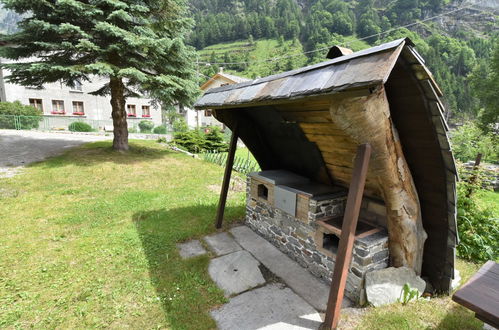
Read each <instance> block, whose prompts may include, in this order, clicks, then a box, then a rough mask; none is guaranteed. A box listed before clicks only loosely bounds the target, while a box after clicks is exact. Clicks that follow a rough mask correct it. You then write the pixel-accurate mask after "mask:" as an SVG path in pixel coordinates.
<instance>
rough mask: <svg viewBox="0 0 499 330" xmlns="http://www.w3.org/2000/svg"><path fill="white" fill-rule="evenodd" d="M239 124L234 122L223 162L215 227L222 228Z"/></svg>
mask: <svg viewBox="0 0 499 330" xmlns="http://www.w3.org/2000/svg"><path fill="white" fill-rule="evenodd" d="M238 127H239V125H238V124H237V123H236V125H235V126H234V129H233V130H232V136H231V137H230V145H229V152H228V156H227V162H226V164H225V172H224V178H223V181H222V190H221V191H220V200H219V201H218V209H217V216H216V224H215V227H216V228H217V229H220V228H222V222H223V218H224V212H225V203H226V202H227V193H228V191H229V184H230V176H231V174H232V165H234V155H235V154H236V148H237V139H238V133H239V128H238Z"/></svg>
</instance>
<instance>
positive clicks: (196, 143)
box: [172, 130, 205, 153]
mask: <svg viewBox="0 0 499 330" xmlns="http://www.w3.org/2000/svg"><path fill="white" fill-rule="evenodd" d="M172 142H173V143H175V144H177V145H179V146H180V147H182V148H183V149H186V150H187V151H189V152H193V153H199V152H201V151H203V150H204V143H205V139H204V134H203V133H201V132H200V131H198V130H192V131H187V132H177V133H175V134H174V135H173V141H172Z"/></svg>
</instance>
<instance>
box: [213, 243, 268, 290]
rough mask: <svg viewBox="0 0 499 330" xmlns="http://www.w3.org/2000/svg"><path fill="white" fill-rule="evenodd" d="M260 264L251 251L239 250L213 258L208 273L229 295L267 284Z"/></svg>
mask: <svg viewBox="0 0 499 330" xmlns="http://www.w3.org/2000/svg"><path fill="white" fill-rule="evenodd" d="M259 264H260V263H259V262H258V261H257V260H256V259H255V258H253V257H252V256H251V254H249V252H247V251H237V252H233V253H230V254H227V255H224V256H222V257H218V258H215V259H212V260H211V261H210V265H209V266H208V273H209V274H210V276H211V278H212V279H213V281H215V283H217V285H218V286H219V287H220V288H221V289H222V290H224V292H225V296H227V297H229V296H232V295H234V294H238V293H241V292H244V291H246V290H249V289H252V288H254V287H256V286H259V285H262V284H265V279H264V278H263V275H262V273H261V272H260V269H259V268H258V265H259Z"/></svg>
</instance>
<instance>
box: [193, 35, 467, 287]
mask: <svg viewBox="0 0 499 330" xmlns="http://www.w3.org/2000/svg"><path fill="white" fill-rule="evenodd" d="M328 56H329V57H332V59H330V60H327V61H325V62H321V63H318V64H315V65H312V66H308V67H304V68H300V69H297V70H293V71H289V72H284V73H281V74H276V75H272V76H268V77H264V78H259V79H256V80H253V81H249V82H243V83H239V84H235V85H229V86H222V87H219V88H215V89H210V90H208V91H207V92H206V93H205V94H204V95H203V96H202V97H201V99H200V100H198V102H197V103H196V104H195V108H196V109H211V110H213V114H214V115H215V117H216V118H217V119H218V120H219V121H221V122H223V123H224V124H225V125H226V126H228V127H229V128H230V129H231V130H233V132H234V133H235V135H236V136H237V137H239V138H240V139H241V140H242V141H243V142H244V143H245V144H246V146H247V147H248V148H249V149H250V150H251V152H252V153H253V155H254V156H255V158H256V160H257V161H258V163H259V164H260V167H261V168H262V170H278V169H279V170H287V171H290V172H293V173H295V174H298V175H300V176H303V177H306V178H308V179H310V180H312V181H313V182H317V183H320V184H325V185H329V186H342V187H346V188H348V187H349V186H350V183H351V182H352V180H354V179H355V178H353V175H352V173H353V167H354V166H353V163H354V158H355V155H356V150H357V147H358V146H359V145H362V144H369V145H370V146H371V149H372V154H371V156H370V162H369V168H368V171H367V178H366V181H365V190H364V196H368V197H370V198H374V199H378V200H381V201H383V202H384V204H385V205H386V210H387V214H386V218H387V225H386V229H387V231H388V236H389V252H390V264H391V265H392V266H395V267H399V266H407V267H410V268H413V269H414V270H415V271H416V272H417V273H418V274H421V276H423V277H427V278H428V279H429V281H430V282H431V284H432V285H433V287H434V288H435V289H436V290H437V291H439V292H449V291H450V286H451V282H452V278H453V276H454V259H455V246H456V244H457V240H458V238H457V228H456V186H455V183H456V177H457V174H456V169H455V165H454V159H453V155H452V151H451V147H450V145H449V141H448V137H447V131H448V127H447V124H446V122H445V119H444V116H443V112H444V107H443V104H442V102H441V100H440V97H441V96H442V92H441V91H440V89H439V87H438V86H437V84H436V83H435V81H434V79H433V77H432V75H431V73H430V72H429V71H428V69H427V68H426V66H425V64H424V60H423V59H422V58H421V56H420V55H419V54H418V53H417V51H416V50H415V48H414V45H413V43H412V42H411V41H410V40H409V39H400V40H395V41H392V42H389V43H386V44H382V45H380V46H376V47H372V48H369V49H365V50H362V51H359V52H355V53H350V54H349V53H348V51H345V49H342V48H338V49H336V50H334V49H333V50H331V51H330V52H329V55H328ZM232 142H233V144H232V145H233V146H235V143H234V141H232ZM229 164H230V161H229ZM222 197H223V196H222Z"/></svg>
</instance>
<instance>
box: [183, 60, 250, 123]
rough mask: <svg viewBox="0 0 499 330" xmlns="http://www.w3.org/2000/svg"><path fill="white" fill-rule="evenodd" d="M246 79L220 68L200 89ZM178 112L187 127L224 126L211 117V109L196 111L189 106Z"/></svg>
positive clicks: (203, 89) (204, 89) (235, 82)
mask: <svg viewBox="0 0 499 330" xmlns="http://www.w3.org/2000/svg"><path fill="white" fill-rule="evenodd" d="M248 80H250V79H247V78H243V77H238V76H235V75H232V74H227V73H224V72H223V68H220V71H219V72H218V73H217V74H215V75H214V76H213V77H211V78H210V79H208V81H206V82H205V83H204V84H203V85H201V90H202V91H203V92H204V91H207V90H208V89H210V88H216V87H220V86H223V85H229V84H238V83H241V82H244V81H248ZM179 113H180V114H182V115H184V118H185V121H186V122H187V126H189V128H200V127H206V126H218V127H220V128H222V129H223V128H224V125H223V124H222V123H221V122H219V121H218V120H217V119H216V118H215V117H213V115H212V113H211V110H199V111H198V110H194V109H190V108H183V109H180V110H179Z"/></svg>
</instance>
